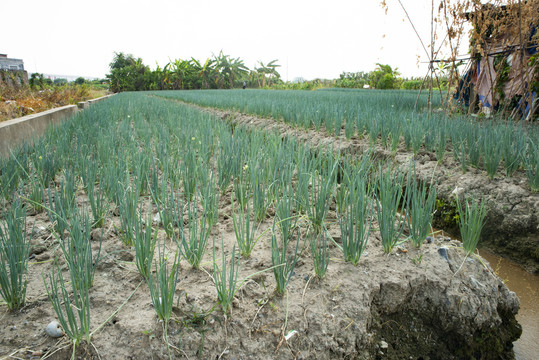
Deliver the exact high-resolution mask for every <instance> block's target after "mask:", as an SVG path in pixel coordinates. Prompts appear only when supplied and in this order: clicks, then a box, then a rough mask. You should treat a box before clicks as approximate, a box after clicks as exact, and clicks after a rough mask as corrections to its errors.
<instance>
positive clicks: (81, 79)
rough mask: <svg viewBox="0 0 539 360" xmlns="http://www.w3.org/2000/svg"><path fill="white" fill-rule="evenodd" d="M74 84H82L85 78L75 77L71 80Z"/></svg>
mask: <svg viewBox="0 0 539 360" xmlns="http://www.w3.org/2000/svg"><path fill="white" fill-rule="evenodd" d="M73 82H74V83H75V84H77V85H82V84H84V83H85V82H86V79H84V78H83V77H78V78H76V79H75V81H73Z"/></svg>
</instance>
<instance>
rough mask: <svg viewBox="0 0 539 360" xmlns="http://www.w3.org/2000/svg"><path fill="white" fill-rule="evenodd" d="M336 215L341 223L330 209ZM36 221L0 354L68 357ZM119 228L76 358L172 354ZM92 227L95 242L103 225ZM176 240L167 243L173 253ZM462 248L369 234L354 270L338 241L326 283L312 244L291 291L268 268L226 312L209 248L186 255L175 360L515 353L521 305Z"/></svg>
mask: <svg viewBox="0 0 539 360" xmlns="http://www.w3.org/2000/svg"><path fill="white" fill-rule="evenodd" d="M224 198H227V197H226V196H225V197H224ZM79 201H80V199H79ZM220 209H221V211H220V222H219V223H218V224H217V225H216V228H215V230H214V231H215V234H216V235H217V236H218V237H220V238H222V239H223V240H224V247H225V249H228V250H230V249H232V244H233V242H234V241H235V237H234V232H233V225H232V220H231V219H230V218H229V217H228V215H227V214H229V213H230V211H231V209H230V204H227V203H226V201H225V202H223V201H222V202H221V206H220ZM331 218H333V219H335V214H334V213H332V214H330V219H331ZM33 220H34V219H31V220H30V221H31V222H32V221H33ZM35 220H36V227H35V229H36V231H37V232H38V234H39V238H38V239H39V240H38V241H36V242H35V243H34V246H33V253H34V256H35V257H34V256H33V260H32V261H31V262H30V266H29V287H28V305H27V306H26V307H25V308H24V309H22V310H21V311H20V312H15V313H5V314H3V315H2V324H3V326H2V327H1V328H0V339H1V340H0V353H1V354H12V353H13V354H14V355H16V356H24V355H25V354H30V353H31V352H36V351H37V353H38V354H39V352H41V353H43V354H47V353H48V354H50V353H52V352H53V351H56V350H58V349H60V351H59V352H56V353H54V354H53V355H52V356H51V358H59V359H63V358H69V357H70V354H71V350H70V347H69V342H68V341H67V340H66V339H65V338H64V339H63V340H61V342H60V343H57V341H56V340H55V339H52V338H49V337H48V336H47V335H46V334H45V331H44V329H45V327H46V325H47V324H48V323H49V322H50V321H52V320H54V319H55V315H54V312H53V310H52V307H51V305H50V303H49V302H48V300H47V296H46V294H45V290H44V287H43V279H42V277H41V274H42V273H43V274H47V273H48V272H49V271H50V267H51V259H52V258H54V257H55V256H57V255H58V254H59V253H58V252H57V249H56V245H55V243H54V241H52V239H51V235H50V233H49V231H48V230H47V229H45V226H46V225H47V220H46V216H45V215H44V214H39V215H37V216H35ZM271 224H272V219H271V218H268V219H266V221H265V222H264V223H263V225H262V228H261V230H265V228H267V227H270V226H271ZM115 226H119V219H118V218H117V217H113V218H112V219H111V220H108V221H107V223H106V226H105V231H104V242H103V249H102V254H106V257H105V258H104V259H103V260H102V262H101V263H100V265H99V267H98V270H97V273H96V277H95V284H94V287H93V288H92V289H91V290H90V299H91V309H92V310H91V317H92V318H91V328H92V329H95V328H97V327H98V325H99V324H103V323H104V324H105V325H104V327H103V328H102V329H101V330H100V331H98V332H97V333H96V334H95V335H94V336H93V338H92V346H81V347H80V349H79V350H78V352H77V354H78V356H79V357H80V358H98V355H97V354H99V356H101V358H107V359H129V358H151V357H153V358H162V359H165V358H168V350H167V346H166V345H165V344H164V342H163V330H162V323H159V322H157V317H156V315H155V311H154V310H153V308H152V306H151V301H150V295H149V291H148V288H147V286H146V284H145V283H142V284H140V283H141V281H142V279H141V277H140V275H139V274H138V272H137V270H136V267H135V265H134V264H133V262H132V261H133V257H134V250H133V249H132V248H126V247H124V246H123V245H122V243H121V241H120V240H119V238H118V236H117V235H116V234H115V230H114V227H115ZM94 232H95V234H94V236H93V237H94V242H95V241H96V240H97V239H98V238H99V236H100V231H94ZM330 233H331V234H332V236H333V237H335V238H336V239H337V240H338V238H339V230H338V226H336V225H334V226H333V227H330ZM160 236H163V234H161V233H160ZM269 236H270V235H269V233H268V234H266V235H264V236H263V237H262V238H261V240H260V242H259V243H258V244H257V246H256V247H255V249H254V251H253V254H252V256H251V258H249V259H241V260H240V265H241V270H240V278H246V277H247V276H249V275H252V274H254V273H256V272H259V271H261V270H264V269H268V268H269V267H270V266H271V244H270V237H269ZM303 241H304V239H303V238H302V239H301V240H300V245H301V244H303ZM94 246H97V243H95V244H94ZM175 246H176V245H175V243H174V242H172V241H167V247H168V248H169V249H174V248H175ZM458 246H459V243H458V242H457V241H453V240H448V239H447V238H446V237H441V236H440V237H439V238H437V239H434V241H433V242H432V243H430V244H425V245H424V247H423V248H421V249H420V250H418V249H415V248H405V247H400V248H398V249H397V250H394V251H393V253H392V254H390V255H386V254H384V253H383V251H382V246H381V244H380V240H379V239H378V238H377V236H375V235H371V238H370V242H369V245H368V247H367V249H366V253H365V254H364V257H363V258H362V259H361V260H360V262H359V264H358V266H357V267H354V266H352V265H351V264H349V263H345V262H344V261H342V254H341V253H340V250H339V249H338V248H337V247H336V246H335V245H333V246H332V247H331V249H330V252H331V259H332V260H331V262H330V265H329V269H328V272H327V275H326V277H325V278H324V279H321V280H320V279H317V278H315V277H314V276H313V275H314V270H313V265H312V259H311V258H310V252H309V251H308V250H306V249H305V251H303V252H302V254H301V256H300V260H299V262H298V265H297V267H296V269H295V274H294V276H293V277H292V279H291V281H290V283H289V285H288V293H287V295H285V296H283V297H279V296H277V295H276V294H275V292H274V290H275V281H274V278H273V274H272V272H271V271H268V272H263V273H261V274H258V275H256V276H254V277H253V278H251V279H250V280H249V281H247V282H246V283H245V284H244V286H243V287H242V289H241V290H240V291H239V292H238V294H237V297H236V300H235V302H234V308H233V310H232V313H231V314H230V315H229V316H228V317H225V316H224V315H223V313H222V312H221V311H220V310H217V309H215V308H214V307H215V305H216V298H217V295H216V290H215V287H214V284H213V281H212V278H211V277H210V275H209V273H211V251H207V252H206V255H205V258H204V260H203V268H204V269H203V270H198V271H195V270H192V269H191V268H190V267H189V265H188V264H187V263H186V262H185V261H183V262H182V268H181V270H180V280H179V283H178V286H177V291H176V296H177V303H176V306H175V308H174V316H173V321H172V322H171V323H170V324H169V328H168V334H169V342H170V344H171V350H170V351H171V353H172V354H174V356H177V357H182V356H186V357H188V358H194V357H197V356H198V357H201V358H214V359H215V358H219V357H221V358H223V359H232V358H235V359H238V358H241V359H261V358H266V359H269V358H277V359H292V358H298V359H300V358H304V359H307V358H309V359H311V358H314V359H328V358H357V359H361V358H362V359H377V358H380V359H381V358H384V359H388V358H389V359H403V358H406V359H408V358H410V357H411V358H413V359H420V358H430V359H461V358H471V356H476V358H482V359H490V358H492V359H500V358H502V359H503V358H508V359H509V358H511V357H512V342H513V341H514V340H515V339H517V338H518V336H519V335H520V327H519V325H518V324H517V323H516V321H515V314H516V313H517V311H518V307H519V301H518V299H517V297H516V296H515V294H514V293H512V292H510V291H509V290H508V289H507V287H506V286H505V285H504V284H503V282H502V281H501V280H500V279H499V278H498V277H497V276H495V275H494V273H493V272H492V269H491V268H490V267H489V266H488V265H486V264H485V265H484V264H482V263H481V260H480V259H479V258H476V257H470V258H467V259H465V258H464V252H463V250H462V249H461V248H458ZM216 247H217V251H219V252H220V251H221V250H220V246H216ZM139 284H140V286H139ZM131 294H133V295H132V297H131V298H129V296H130V295H131ZM128 298H129V301H127V303H126V304H125V305H124V306H123V307H121V308H120V306H121V305H122V303H123V302H124V301H125V300H126V299H128ZM118 308H120V311H119V312H118V313H117V314H116V315H115V316H114V317H112V319H110V320H109V321H108V322H106V321H107V319H108V318H109V317H110V316H111V314H113V313H114V311H115V310H117V309H118ZM212 310H213V311H212ZM135 314H136V316H135ZM105 322H106V323H105ZM283 335H284V336H286V338H284V337H283ZM63 346H65V348H63V349H62V347H63Z"/></svg>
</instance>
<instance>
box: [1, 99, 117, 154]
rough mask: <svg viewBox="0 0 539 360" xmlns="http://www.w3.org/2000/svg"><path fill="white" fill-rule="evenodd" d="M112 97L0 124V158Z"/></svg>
mask: <svg viewBox="0 0 539 360" xmlns="http://www.w3.org/2000/svg"><path fill="white" fill-rule="evenodd" d="M112 95H114V94H112ZM112 95H107V96H103V97H100V98H97V99H92V100H88V101H83V102H80V103H79V105H78V107H77V105H67V106H63V107H60V108H56V109H51V110H47V111H43V112H40V113H38V114H32V115H27V116H23V117H20V118H17V119H12V120H8V121H3V122H0V156H6V155H8V154H9V150H10V149H13V148H16V147H17V146H18V145H19V144H21V143H22V141H23V140H26V141H31V140H33V139H35V138H37V137H39V136H41V135H43V134H44V133H45V130H46V129H47V127H48V126H49V125H52V124H58V123H60V122H62V121H64V120H66V119H68V118H69V117H71V116H73V115H75V114H76V113H77V111H78V108H80V109H87V108H88V107H90V106H91V105H92V104H95V103H98V102H100V101H103V100H105V99H108V98H109V97H110V96H112ZM81 104H82V105H81Z"/></svg>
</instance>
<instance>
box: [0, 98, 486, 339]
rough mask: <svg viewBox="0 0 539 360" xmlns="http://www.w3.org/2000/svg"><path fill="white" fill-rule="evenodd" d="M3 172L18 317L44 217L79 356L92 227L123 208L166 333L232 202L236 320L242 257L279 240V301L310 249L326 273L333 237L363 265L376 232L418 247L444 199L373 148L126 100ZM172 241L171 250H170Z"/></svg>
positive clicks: (7, 288)
mask: <svg viewBox="0 0 539 360" xmlns="http://www.w3.org/2000/svg"><path fill="white" fill-rule="evenodd" d="M0 169H1V175H0V194H1V195H2V199H1V200H0V201H1V204H2V207H1V213H0V216H1V217H0V260H1V266H0V294H1V295H2V298H3V299H4V301H5V302H6V303H7V305H8V308H9V309H11V310H15V309H17V308H20V307H21V306H23V305H24V304H25V293H26V286H27V279H26V276H27V275H26V273H27V264H28V253H29V246H30V245H29V244H30V237H31V235H30V234H31V233H32V232H31V231H30V232H29V231H27V229H26V223H27V220H26V215H27V213H29V212H34V213H35V212H41V211H45V212H46V213H47V215H48V217H49V220H50V223H51V226H50V230H51V231H52V233H53V234H54V237H55V239H56V242H57V243H58V245H59V249H60V250H61V252H62V254H63V257H64V258H65V261H66V264H67V268H68V273H69V279H67V280H66V279H64V277H63V276H62V272H61V270H60V268H59V265H58V264H56V263H55V265H54V266H53V269H52V271H51V273H50V274H46V275H44V277H43V280H44V282H45V284H46V287H47V293H48V295H49V299H50V301H51V303H52V306H53V308H54V310H55V311H56V314H57V316H58V319H59V321H60V323H61V325H62V327H63V328H64V330H65V332H66V333H67V335H68V336H69V337H70V338H71V339H72V340H73V343H74V345H75V346H74V348H75V347H76V345H77V344H78V343H79V342H80V341H90V337H91V335H92V334H93V333H94V332H95V331H96V330H95V329H94V332H92V331H91V326H90V314H91V311H90V308H91V302H90V300H89V294H90V293H91V291H92V290H91V288H92V286H93V283H94V282H93V280H94V275H95V273H96V267H97V265H98V264H99V261H100V259H102V258H103V256H105V255H103V254H101V239H102V237H101V236H99V233H100V231H99V230H93V231H92V229H100V228H101V229H103V225H104V224H105V223H106V220H107V218H110V217H111V216H112V213H116V214H119V223H120V226H119V228H118V233H119V234H120V239H121V242H122V243H123V245H124V246H127V247H128V248H131V247H132V248H134V251H135V254H136V256H135V260H134V263H135V265H136V267H137V269H138V270H139V272H140V274H141V277H142V279H144V281H145V282H146V283H147V286H148V289H149V293H150V297H151V300H152V303H153V306H154V308H155V311H156V313H157V315H158V317H159V318H160V319H162V320H164V322H163V323H164V324H165V326H166V324H167V322H168V320H169V319H170V317H171V316H172V304H173V299H174V296H175V289H176V283H177V279H178V272H179V263H180V261H181V260H182V259H184V260H185V261H187V262H188V263H189V264H190V265H191V266H192V267H193V268H195V269H197V268H199V267H201V266H202V260H203V257H204V255H205V254H206V252H207V247H208V243H213V244H215V232H214V231H213V229H214V227H215V225H216V223H217V222H218V221H219V215H220V214H219V204H220V201H221V202H222V201H223V200H225V201H226V200H228V199H230V202H231V204H232V209H233V210H232V218H233V225H234V231H235V235H236V240H237V243H236V245H235V246H234V248H233V250H232V253H230V255H228V256H227V255H226V253H225V250H224V248H223V249H222V253H218V254H216V252H215V246H214V247H213V251H212V252H211V253H212V259H213V278H214V282H215V286H216V290H217V294H218V296H217V299H218V304H219V305H220V306H221V308H222V310H223V311H224V312H228V311H229V310H230V307H231V304H232V301H233V299H234V295H235V293H236V292H237V291H238V289H239V287H241V285H242V283H243V282H244V281H245V280H246V279H243V280H242V279H238V274H239V267H240V265H241V263H242V261H241V258H248V257H249V256H251V254H252V252H253V251H256V250H257V247H256V245H257V243H258V242H259V241H263V240H262V239H267V238H271V240H270V241H271V259H272V266H271V267H270V268H268V269H266V270H265V271H273V273H274V276H275V282H276V290H277V292H278V293H281V294H282V293H284V292H285V291H286V287H287V284H288V283H289V281H290V280H291V277H292V275H293V273H294V267H295V266H296V262H297V260H298V258H299V257H301V256H304V254H303V253H302V252H303V251H304V249H310V251H311V254H312V260H313V266H314V269H315V273H316V275H317V276H318V277H323V276H324V274H325V273H326V271H327V269H328V264H329V261H330V253H329V246H328V242H331V241H333V242H335V244H336V246H337V247H338V248H339V249H341V250H342V252H343V256H344V259H345V260H346V261H347V262H350V263H351V264H353V265H357V264H358V263H359V261H360V258H361V256H362V254H363V252H364V250H365V248H366V246H367V243H368V241H369V237H370V234H372V233H373V232H375V231H378V232H379V233H380V236H381V239H382V246H383V250H384V252H386V253H389V252H391V250H392V249H393V248H394V247H395V246H397V245H398V244H400V243H402V242H404V241H407V240H408V239H409V240H410V241H411V242H412V243H413V244H414V245H415V246H417V247H420V246H421V244H422V243H423V241H424V240H425V238H426V236H427V235H428V234H429V232H430V231H431V228H430V223H431V221H432V216H433V213H434V200H435V198H436V184H431V183H429V184H424V183H419V182H418V181H417V180H416V178H415V173H414V171H413V168H411V169H410V173H409V175H408V176H407V177H406V179H405V177H404V176H402V175H398V174H397V173H396V172H394V171H392V170H391V169H390V168H389V167H388V165H387V164H386V165H384V164H377V163H374V161H373V159H372V158H371V156H370V154H365V155H364V156H361V157H352V156H341V155H338V154H336V153H334V152H333V151H332V149H325V150H322V149H316V150H315V149H313V148H310V147H309V145H308V144H305V143H303V142H300V141H298V140H296V139H294V138H292V137H287V138H281V137H280V136H278V135H277V134H273V133H268V132H260V131H254V130H250V129H247V128H242V127H232V126H230V125H228V124H225V123H224V122H221V121H219V120H216V119H215V118H213V117H212V116H210V115H208V114H206V113H204V112H200V111H197V110H195V109H192V108H190V107H188V106H184V105H181V104H178V103H175V102H171V101H167V100H163V99H158V98H155V97H149V96H147V95H144V94H129V93H125V94H121V95H117V96H115V97H113V98H111V99H109V100H107V101H106V102H104V103H100V104H97V105H95V106H92V107H91V108H90V109H88V110H85V111H84V112H81V113H79V114H77V115H76V116H75V117H74V118H73V119H71V120H70V121H67V122H65V123H64V124H62V125H61V126H58V127H55V128H52V129H50V130H49V131H48V132H47V133H46V135H44V136H43V137H41V138H40V139H38V140H37V141H35V142H34V143H33V144H32V145H28V144H25V145H23V146H21V147H20V148H19V149H18V150H17V151H13V152H11V154H10V155H9V156H7V157H4V158H1V159H0ZM403 188H405V189H406V191H404V192H403ZM77 194H78V195H79V196H83V197H82V199H84V200H83V201H82V202H81V201H77V198H76V196H77ZM86 198H87V200H86ZM467 205H468V202H466V203H465V205H463V206H464V207H463V209H465V211H466V212H465V214H466V215H464V216H461V218H460V219H461V221H462V222H463V226H464V227H465V226H470V224H471V223H473V224H474V225H473V226H474V228H473V229H471V230H470V233H471V234H472V235H470V236H471V237H470V239H469V241H472V242H475V243H476V242H477V239H478V238H479V233H478V231H477V230H478V229H479V230H480V228H481V226H482V221H483V218H484V214H483V213H481V214H480V215H481V216H479V221H477V216H476V213H477V210H476V207H475V206H476V205H477V203H476V202H474V203H473V205H474V207H471V206H467ZM459 206H460V205H459ZM333 207H335V209H336V212H335V213H336V218H334V217H332V216H333V215H332V214H333V212H331V213H330V209H332V208H333ZM461 207H462V206H461ZM270 208H271V209H272V212H273V213H275V216H273V219H272V220H268V219H271V217H269V216H268V210H269V209H270ZM113 210H115V211H113ZM154 213H155V214H157V215H158V216H155V214H154ZM463 214H464V210H463ZM330 217H332V218H330ZM156 219H157V220H158V222H156V221H155V220H156ZM467 219H472V220H470V221H467ZM268 222H271V223H270V224H268ZM337 224H338V225H337ZM332 225H335V226H338V228H339V229H340V233H341V241H340V243H338V242H336V241H335V240H334V239H333V238H332V237H331V236H330V235H329V232H328V227H330V226H332ZM405 229H407V230H405ZM405 231H406V232H407V233H408V234H409V235H406V236H405V235H403V234H404V232H405ZM96 234H97V235H96ZM265 234H267V235H268V236H267V237H264V235H265ZM92 236H93V237H96V236H97V239H92ZM218 240H219V239H218ZM464 240H465V241H466V243H465V244H467V243H468V242H469V241H468V239H467V238H464ZM165 241H168V242H173V243H175V244H176V247H175V250H174V251H172V252H170V251H168V250H167V248H170V247H165ZM265 241H266V240H265ZM302 242H303V244H305V246H302V245H301V243H302ZM474 248H475V247H474V246H473V245H471V246H470V247H467V248H466V249H467V251H468V252H469V253H471V252H473V249H474ZM236 249H237V250H236ZM302 249H303V250H302ZM468 249H471V251H470V250H468ZM305 251H307V250H305ZM334 255H335V254H334ZM98 328H99V327H98ZM98 328H97V329H98ZM165 334H166V331H165Z"/></svg>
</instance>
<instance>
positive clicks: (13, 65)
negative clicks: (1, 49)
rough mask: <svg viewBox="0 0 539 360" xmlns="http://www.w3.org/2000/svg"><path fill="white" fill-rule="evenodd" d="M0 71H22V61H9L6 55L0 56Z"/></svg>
mask: <svg viewBox="0 0 539 360" xmlns="http://www.w3.org/2000/svg"><path fill="white" fill-rule="evenodd" d="M0 70H11V71H24V62H23V61H22V59H10V58H8V57H7V54H0Z"/></svg>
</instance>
